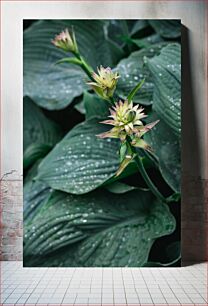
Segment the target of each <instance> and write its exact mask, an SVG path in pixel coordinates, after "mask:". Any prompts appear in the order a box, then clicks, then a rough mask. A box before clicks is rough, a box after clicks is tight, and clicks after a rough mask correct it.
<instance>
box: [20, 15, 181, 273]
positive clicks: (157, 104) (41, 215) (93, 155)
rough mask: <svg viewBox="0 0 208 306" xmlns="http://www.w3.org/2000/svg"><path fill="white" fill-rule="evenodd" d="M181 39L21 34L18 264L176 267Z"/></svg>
mask: <svg viewBox="0 0 208 306" xmlns="http://www.w3.org/2000/svg"><path fill="white" fill-rule="evenodd" d="M124 25H125V27H126V29H128V32H126V31H125V32H123V31H124ZM179 36H180V31H179V23H178V22H177V21H174V22H172V21H157V22H155V21H140V20H135V21H133V20H132V21H121V20H120V21H114V22H112V21H111V20H102V21H98V20H96V21H90V23H89V22H88V21H79V20H74V21H66V20H65V21H59V20H56V21H38V22H35V23H32V25H30V26H29V27H28V28H27V29H26V30H25V34H24V42H25V46H24V61H25V67H24V68H25V71H24V88H25V96H27V97H25V98H24V110H26V109H27V111H26V112H25V113H24V117H25V118H24V170H25V178H24V265H26V266H34V265H35V266H76V267H79V266H95V267H96V266H106V267H108V266H111V267H115V266H131V267H138V266H148V265H157V266H158V265H161V266H162V265H176V264H178V263H179V259H180V251H178V250H176V248H178V245H179V240H180V233H179V228H180V226H179V225H180V204H179V203H180V129H181V125H180V69H181V68H180V67H181V66H180V43H179V40H178V37H179ZM141 37H142V38H141ZM170 40H172V41H171V42H170ZM34 47H35V48H34ZM41 78H42V80H43V82H42V84H40V83H39V80H40V79H41ZM51 91H52V92H51ZM54 121H56V122H55V123H54ZM37 126H38V128H37ZM63 135H64V136H63ZM169 250H173V253H174V255H173V256H171V257H170V256H169V255H168V254H169Z"/></svg>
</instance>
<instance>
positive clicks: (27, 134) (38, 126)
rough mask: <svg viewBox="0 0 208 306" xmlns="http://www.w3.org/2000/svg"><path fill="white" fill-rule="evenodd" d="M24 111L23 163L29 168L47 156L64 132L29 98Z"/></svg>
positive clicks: (25, 100) (25, 101)
mask: <svg viewBox="0 0 208 306" xmlns="http://www.w3.org/2000/svg"><path fill="white" fill-rule="evenodd" d="M23 113H24V115H23V117H24V118H23V120H24V123H23V126H24V128H23V140H24V143H23V148H24V156H23V163H24V168H27V167H28V166H31V165H32V164H33V163H34V162H35V161H36V160H37V159H39V158H40V157H43V156H45V155H46V154H47V153H48V152H49V150H51V149H52V147H53V146H54V145H55V144H56V143H57V141H59V140H60V139H61V136H62V133H61V130H60V128H59V126H58V125H57V124H55V123H54V122H53V121H51V120H49V119H48V118H47V117H46V116H45V115H44V114H43V112H42V111H41V110H40V108H38V107H37V106H36V105H35V104H34V103H33V102H32V100H30V99H29V98H24V110H23Z"/></svg>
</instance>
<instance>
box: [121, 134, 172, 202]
mask: <svg viewBox="0 0 208 306" xmlns="http://www.w3.org/2000/svg"><path fill="white" fill-rule="evenodd" d="M126 141H127V143H128V145H129V147H130V148H131V151H132V154H134V155H135V162H136V164H137V167H138V169H139V172H140V174H141V176H142V177H143V179H144V181H145V183H146V184H147V186H148V187H149V189H150V190H151V191H152V193H153V194H154V195H155V196H156V198H157V199H159V200H160V201H162V202H167V200H166V198H165V197H164V196H163V195H162V194H161V193H160V191H159V190H158V189H157V187H156V186H155V184H154V183H153V182H152V180H151V179H150V177H149V175H148V174H147V172H146V170H145V167H144V165H143V162H142V160H141V159H140V157H139V156H138V154H137V152H136V150H135V148H134V147H133V146H132V145H131V139H130V137H129V136H128V137H127V139H126Z"/></svg>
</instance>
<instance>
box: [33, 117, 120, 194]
mask: <svg viewBox="0 0 208 306" xmlns="http://www.w3.org/2000/svg"><path fill="white" fill-rule="evenodd" d="M104 131H106V126H105V125H104V124H101V123H99V121H98V120H97V119H94V120H90V121H86V122H84V123H81V124H79V125H78V126H76V127H75V128H74V129H73V130H71V131H70V132H69V133H68V134H67V135H66V136H65V137H64V139H63V140H62V141H61V142H60V143H59V144H58V145H56V147H55V148H54V149H53V150H52V151H51V152H50V153H49V154H48V155H47V157H46V158H45V159H44V160H43V162H42V163H41V164H40V167H39V175H38V177H39V179H41V180H42V181H44V182H46V183H47V184H48V185H49V186H51V187H52V188H54V189H58V190H62V191H66V192H70V193H74V194H83V193H86V192H89V191H91V190H93V189H95V188H97V187H99V186H100V185H102V184H103V183H105V182H106V181H107V180H108V179H109V178H111V177H113V176H114V174H115V172H116V170H117V169H118V166H119V157H118V148H119V147H118V141H116V140H112V139H110V138H108V139H106V138H105V139H100V138H98V137H97V136H96V135H97V134H100V133H102V132H104Z"/></svg>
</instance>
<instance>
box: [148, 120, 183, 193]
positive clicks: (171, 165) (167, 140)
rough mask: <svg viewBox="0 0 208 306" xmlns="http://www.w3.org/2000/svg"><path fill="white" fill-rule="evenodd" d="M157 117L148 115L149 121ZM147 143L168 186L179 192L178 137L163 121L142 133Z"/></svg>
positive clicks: (179, 159) (179, 162)
mask: <svg viewBox="0 0 208 306" xmlns="http://www.w3.org/2000/svg"><path fill="white" fill-rule="evenodd" d="M155 118H157V114H154V116H150V117H149V121H152V120H154V119H155ZM144 138H145V140H146V141H147V143H148V144H149V145H150V146H151V147H152V148H153V151H154V154H156V156H157V157H158V160H159V167H160V171H161V174H162V176H163V178H164V179H165V181H166V182H167V183H168V184H169V186H170V187H171V188H172V189H173V190H174V191H175V192H179V193H180V181H181V153H180V144H179V140H178V137H177V136H176V135H175V134H174V133H173V131H172V130H171V128H170V127H169V126H168V125H167V124H166V123H165V122H164V121H163V120H160V122H159V123H158V124H157V125H156V126H155V127H154V128H153V129H152V130H151V131H149V132H148V133H146V134H145V135H144Z"/></svg>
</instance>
